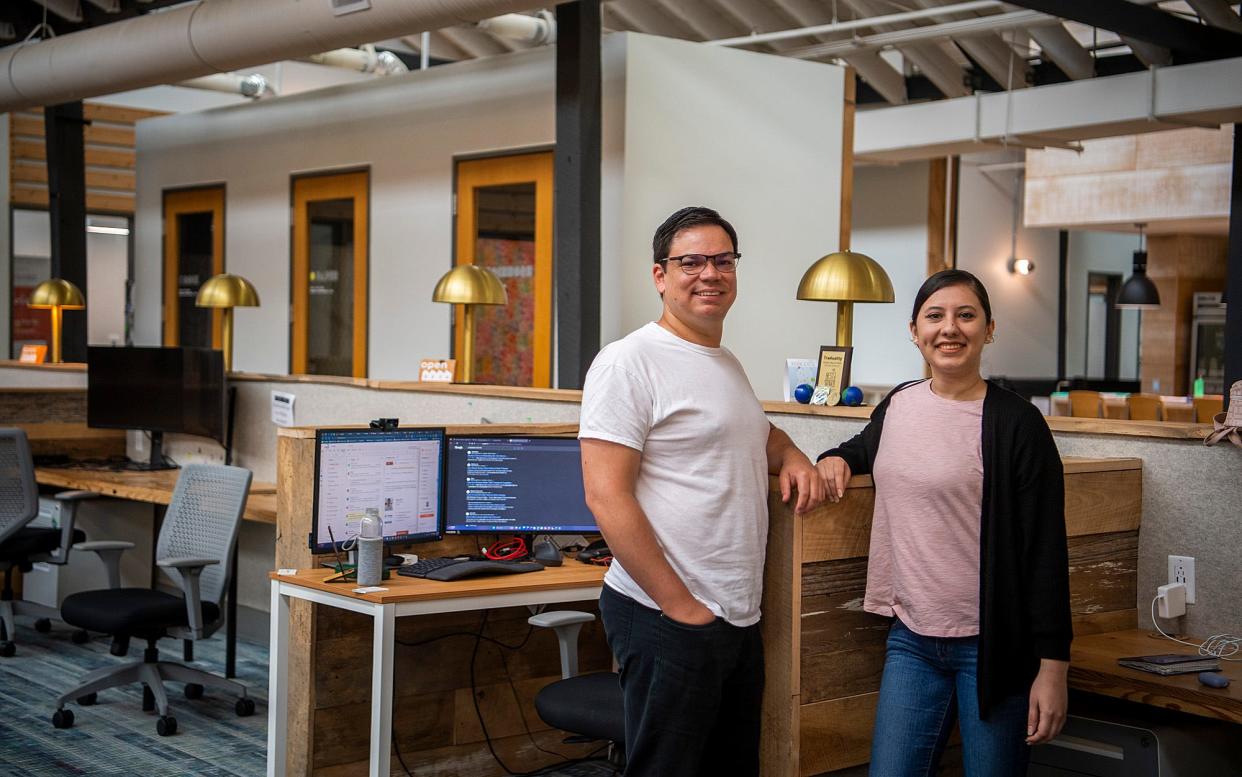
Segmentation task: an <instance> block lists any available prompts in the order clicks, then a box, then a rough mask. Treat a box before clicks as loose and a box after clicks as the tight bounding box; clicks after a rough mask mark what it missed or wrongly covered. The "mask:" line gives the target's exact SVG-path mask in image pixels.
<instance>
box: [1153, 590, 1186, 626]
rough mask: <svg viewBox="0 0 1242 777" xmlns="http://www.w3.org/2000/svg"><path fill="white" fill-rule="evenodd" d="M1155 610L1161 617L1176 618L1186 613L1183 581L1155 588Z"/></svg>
mask: <svg viewBox="0 0 1242 777" xmlns="http://www.w3.org/2000/svg"><path fill="white" fill-rule="evenodd" d="M1156 611H1157V612H1158V613H1159V615H1160V617H1161V618H1177V617H1180V616H1182V615H1185V614H1186V585H1185V583H1169V584H1168V585H1162V586H1160V587H1159V588H1157V589H1156Z"/></svg>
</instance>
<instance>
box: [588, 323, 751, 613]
mask: <svg viewBox="0 0 1242 777" xmlns="http://www.w3.org/2000/svg"><path fill="white" fill-rule="evenodd" d="M769 429H770V427H769V424H768V420H767V417H766V416H765V415H764V413H763V408H762V407H761V406H760V405H759V400H757V399H756V398H755V392H754V390H753V389H752V388H751V386H750V382H749V381H748V380H747V379H746V374H745V372H743V370H742V365H741V364H740V363H739V362H738V360H737V358H736V357H735V356H734V355H733V354H732V353H730V352H729V351H728V349H725V348H707V347H705V346H701V345H695V344H694V343H690V342H687V341H685V340H683V339H681V338H680V337H678V336H677V335H675V334H673V333H672V332H669V331H668V330H666V329H664V328H663V327H661V326H660V325H659V324H656V323H650V324H647V325H646V326H644V327H643V328H641V329H639V330H637V331H635V332H633V333H631V334H630V335H628V336H626V337H624V338H622V339H621V340H618V341H616V342H614V343H611V344H609V345H608V346H607V347H605V348H604V349H603V350H602V351H600V352H599V355H598V356H596V357H595V361H594V362H593V363H592V364H591V369H590V371H589V372H588V373H587V378H586V385H585V386H584V387H583V392H582V418H581V421H580V424H579V432H578V436H579V437H580V438H588V439H595V440H606V441H608V442H614V443H619V444H621V445H625V446H627V447H629V448H634V449H635V450H637V451H640V452H641V453H642V463H641V466H640V468H639V472H638V482H637V484H636V487H635V495H636V497H637V499H638V503H639V505H640V506H641V507H642V508H643V512H645V513H646V515H647V519H648V520H649V521H650V522H651V528H652V530H653V531H654V532H655V536H656V540H657V541H658V542H659V543H660V547H661V548H662V549H663V550H664V556H665V558H667V559H668V562H669V564H670V565H671V566H672V567H673V571H674V572H676V573H677V575H678V577H680V578H681V579H682V581H683V582H684V583H685V584H686V587H687V588H689V589H690V593H691V594H693V595H694V598H696V599H698V600H699V601H700V602H702V603H703V604H704V605H705V606H706V607H707V608H708V609H709V610H711V611H712V612H713V613H715V614H716V615H718V616H720V617H722V618H724V619H725V620H726V621H728V622H729V623H732V624H734V625H735V626H749V625H751V624H753V623H756V622H758V620H759V603H760V599H761V597H762V595H763V560H764V553H765V551H766V549H767V536H768V507H767V495H768V463H767V441H768V432H769ZM604 582H605V583H607V584H608V585H610V586H611V587H612V588H613V589H614V590H616V591H618V592H620V593H622V594H625V595H626V596H628V597H630V598H631V599H634V600H635V601H637V602H639V603H640V604H642V605H644V606H646V607H651V608H653V609H659V608H658V606H657V605H656V603H655V601H653V600H652V598H651V597H650V596H648V595H647V594H646V592H644V591H643V590H642V589H641V588H640V587H639V586H638V584H637V583H636V582H634V579H633V578H631V577H630V576H629V575H628V574H627V573H626V571H625V568H624V567H623V566H622V565H621V563H620V562H617V561H614V562H613V564H612V566H611V567H610V568H609V570H608V574H607V575H606V576H605V578H604Z"/></svg>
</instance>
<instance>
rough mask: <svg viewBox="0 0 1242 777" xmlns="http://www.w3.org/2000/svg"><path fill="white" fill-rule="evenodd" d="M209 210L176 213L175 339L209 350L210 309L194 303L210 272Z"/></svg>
mask: <svg viewBox="0 0 1242 777" xmlns="http://www.w3.org/2000/svg"><path fill="white" fill-rule="evenodd" d="M212 221H213V218H212V214H211V212H210V211H206V212H203V213H178V214H177V336H178V341H179V342H180V343H181V345H185V346H192V347H196V348H210V347H211V309H210V308H200V307H198V306H196V305H195V304H194V300H195V299H197V298H198V290H199V287H201V286H202V285H203V283H205V282H206V281H207V279H208V278H210V277H211V276H212V275H213V274H214V273H213V272H212V255H211V253H212V239H211V236H212V227H213V224H212Z"/></svg>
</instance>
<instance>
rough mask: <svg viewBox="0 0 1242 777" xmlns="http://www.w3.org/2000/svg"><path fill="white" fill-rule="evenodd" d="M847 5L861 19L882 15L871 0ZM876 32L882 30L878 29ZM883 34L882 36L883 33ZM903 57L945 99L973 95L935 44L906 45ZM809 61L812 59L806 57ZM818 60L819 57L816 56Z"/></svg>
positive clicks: (891, 26) (897, 26)
mask: <svg viewBox="0 0 1242 777" xmlns="http://www.w3.org/2000/svg"><path fill="white" fill-rule="evenodd" d="M845 3H846V4H847V5H848V6H850V8H851V9H853V11H854V12H855V13H857V14H858V15H859V16H880V15H882V14H881V13H880V12H878V11H877V8H876V6H875V5H874V3H873V2H872V0H845ZM909 24H910V23H909V22H902V23H899V24H885V25H882V28H883V29H885V30H894V31H901V29H902V28H904V27H907V26H909ZM877 29H881V28H879V27H877ZM880 34H883V33H880ZM834 45H839V44H835V43H826V44H821V46H823V47H829V46H834ZM817 48H820V46H809V47H807V48H806V49H802V51H808V50H810V49H817ZM901 51H902V53H903V54H905V55H906V57H907V58H908V59H909V60H910V61H911V62H913V63H914V64H915V65H916V66H917V67H918V68H919V70H921V71H923V75H925V76H927V78H928V80H930V81H931V82H932V84H934V85H935V87H936V88H937V89H939V90H940V91H941V92H942V93H943V94H944V96H945V97H962V96H965V95H967V94H970V90H969V89H968V88H967V87H966V79H965V71H963V70H962V68H961V67H960V66H959V65H958V64H957V63H956V62H954V61H953V60H952V58H950V57H949V55H947V54H945V53H944V52H943V51H941V50H940V48H939V47H938V46H937V45H936V44H934V43H920V44H917V45H913V46H904V47H902V48H901ZM852 53H854V52H852V51H847V52H841V53H840V54H829V55H827V56H847V55H849V54H852ZM788 54H789V55H791V56H799V57H801V56H802V55H801V54H797V53H794V52H792V51H791V52H788ZM807 58H808V59H810V58H812V57H807ZM813 58H815V59H818V58H819V57H813Z"/></svg>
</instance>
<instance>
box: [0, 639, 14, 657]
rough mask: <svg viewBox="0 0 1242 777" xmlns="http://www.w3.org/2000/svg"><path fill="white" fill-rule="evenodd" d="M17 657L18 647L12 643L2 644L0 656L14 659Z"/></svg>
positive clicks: (0, 643) (0, 645)
mask: <svg viewBox="0 0 1242 777" xmlns="http://www.w3.org/2000/svg"><path fill="white" fill-rule="evenodd" d="M15 655H17V645H16V644H14V643H12V642H0V656H4V657H5V658H12V657H13V656H15Z"/></svg>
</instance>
